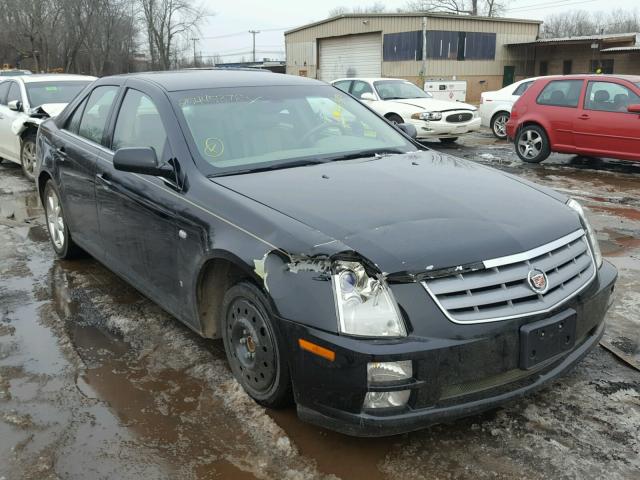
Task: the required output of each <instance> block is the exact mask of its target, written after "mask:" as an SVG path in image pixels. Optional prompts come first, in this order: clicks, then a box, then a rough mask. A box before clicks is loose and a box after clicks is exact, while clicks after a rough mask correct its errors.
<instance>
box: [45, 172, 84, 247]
mask: <svg viewBox="0 0 640 480" xmlns="http://www.w3.org/2000/svg"><path fill="white" fill-rule="evenodd" d="M42 204H43V206H44V213H45V218H46V219H47V231H48V232H49V239H50V240H51V245H52V246H53V249H54V250H55V252H56V255H58V257H60V258H64V259H70V258H77V257H80V256H82V253H83V252H82V249H80V247H78V246H77V245H76V244H75V242H74V241H73V239H72V238H71V233H70V232H69V227H67V222H66V220H65V216H64V210H63V209H62V202H60V194H59V193H58V189H57V188H56V187H55V185H54V184H53V181H52V180H48V181H47V183H46V185H45V186H44V191H43V195H42Z"/></svg>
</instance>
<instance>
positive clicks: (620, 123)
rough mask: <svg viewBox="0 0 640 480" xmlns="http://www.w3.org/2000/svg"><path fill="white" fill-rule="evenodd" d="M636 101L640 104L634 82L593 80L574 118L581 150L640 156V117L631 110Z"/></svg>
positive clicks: (612, 154)
mask: <svg viewBox="0 0 640 480" xmlns="http://www.w3.org/2000/svg"><path fill="white" fill-rule="evenodd" d="M634 104H640V95H639V94H638V93H636V92H635V91H634V90H632V88H631V87H630V86H626V85H624V84H623V83H621V82H616V81H613V80H607V81H602V80H598V81H589V82H588V83H587V89H586V93H585V97H584V103H583V108H582V110H581V111H580V112H579V113H578V115H577V118H576V120H575V122H574V125H575V126H574V130H575V135H576V144H577V146H578V149H579V150H580V152H582V153H588V154H591V155H602V156H608V157H622V158H632V159H639V160H640V117H639V116H638V114H637V113H630V112H628V111H627V107H628V106H629V105H634Z"/></svg>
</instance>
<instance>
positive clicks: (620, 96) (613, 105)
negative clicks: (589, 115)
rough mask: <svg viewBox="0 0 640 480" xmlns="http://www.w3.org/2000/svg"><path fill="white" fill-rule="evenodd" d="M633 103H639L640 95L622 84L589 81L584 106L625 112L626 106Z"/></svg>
mask: <svg viewBox="0 0 640 480" xmlns="http://www.w3.org/2000/svg"><path fill="white" fill-rule="evenodd" d="M634 103H640V97H638V95H636V94H635V93H634V92H632V91H631V90H629V89H628V88H627V87H625V86H624V85H620V84H618V83H612V82H589V86H588V87H587V95H586V97H585V100H584V108H585V109H586V110H600V111H602V112H626V111H627V107H628V106H629V105H631V104H634Z"/></svg>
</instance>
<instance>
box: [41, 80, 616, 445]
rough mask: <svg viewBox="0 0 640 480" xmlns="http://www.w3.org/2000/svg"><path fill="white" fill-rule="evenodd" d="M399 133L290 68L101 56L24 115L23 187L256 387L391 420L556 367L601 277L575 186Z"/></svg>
mask: <svg viewBox="0 0 640 480" xmlns="http://www.w3.org/2000/svg"><path fill="white" fill-rule="evenodd" d="M407 133H411V128H409V127H408V126H405V125H400V126H393V125H391V124H389V123H388V122H386V121H385V120H384V119H383V118H381V117H379V116H378V115H377V114H375V113H374V112H372V111H371V110H369V109H368V108H367V107H366V106H364V105H362V104H360V103H359V102H358V101H356V100H355V99H353V98H352V97H350V96H349V95H347V94H345V93H343V92H341V91H340V90H338V89H336V88H334V87H332V86H329V85H326V84H324V83H321V82H318V81H315V80H310V79H305V78H299V77H293V76H287V75H276V74H270V73H258V72H248V71H232V70H226V71H225V70H205V71H183V72H170V73H169V72H165V73H144V74H134V75H127V76H114V77H107V78H102V79H100V80H98V81H96V82H95V83H93V84H92V85H91V86H90V87H89V88H87V90H86V91H84V92H83V93H82V94H81V95H79V96H78V97H77V98H76V99H75V100H74V101H73V102H72V103H71V104H70V105H69V106H68V107H67V108H66V110H65V111H64V112H63V113H62V114H61V115H60V116H58V117H57V118H56V119H52V120H48V121H47V122H45V123H44V124H43V125H42V127H41V128H40V131H39V135H38V140H37V152H38V165H37V168H38V170H37V185H38V189H39V193H40V197H41V199H42V203H43V205H44V208H45V210H46V219H47V224H48V230H49V233H50V236H51V242H52V245H53V248H54V249H55V251H56V253H57V254H58V255H59V256H60V257H62V258H69V257H73V256H75V255H77V254H78V253H81V252H88V253H89V254H91V255H92V256H94V257H95V258H96V259H98V260H99V261H100V262H102V263H104V264H105V265H106V266H108V267H109V268H110V269H112V270H113V271H114V272H116V273H117V274H118V275H120V276H121V277H122V278H124V279H125V280H127V281H128V282H130V283H131V284H132V285H134V286H135V287H136V288H137V289H138V290H140V291H141V292H142V293H144V294H145V295H146V296H148V297H149V298H151V299H153V300H154V301H155V302H157V303H158V304H159V305H161V306H162V307H163V308H164V309H165V310H167V311H168V312H170V313H171V314H173V315H174V316H175V317H177V318H178V319H179V320H181V321H182V322H184V323H185V324H186V325H188V326H189V327H190V328H192V329H193V330H194V331H196V332H197V333H199V334H200V335H202V336H204V337H207V338H222V340H223V341H224V347H225V350H226V353H227V357H228V360H229V364H230V366H231V370H232V371H233V374H234V375H235V378H236V379H237V380H238V382H240V383H241V384H242V386H243V387H244V389H245V390H246V392H247V393H248V394H249V395H250V396H251V397H253V398H254V399H255V400H256V401H258V402H259V403H261V404H263V405H265V406H269V407H278V406H282V405H286V404H287V403H289V402H291V401H295V403H296V404H297V408H298V414H299V416H300V417H301V418H302V419H304V420H307V421H310V422H314V423H317V424H320V425H323V426H326V427H328V428H332V429H335V430H338V431H341V432H345V433H348V434H352V435H370V436H376V435H389V434H396V433H400V432H406V431H410V430H414V429H418V428H421V427H424V426H426V425H429V424H432V423H435V422H440V421H443V420H448V419H452V418H455V417H459V416H464V415H469V414H473V413H475V412H479V411H481V410H484V409H487V408H491V407H494V406H496V405H498V404H501V403H503V402H505V401H507V400H509V399H513V398H516V397H519V396H521V395H523V394H526V393H528V392H530V391H532V390H534V389H536V388H538V387H540V386H541V385H543V384H544V383H545V382H548V381H549V380H551V379H553V378H555V377H557V376H558V375H560V374H562V373H563V372H564V371H565V370H567V369H568V368H569V367H570V366H571V365H573V364H574V363H575V362H576V361H578V360H579V359H580V358H581V357H582V356H584V355H585V354H586V353H587V352H588V351H589V350H590V349H591V348H592V347H593V346H594V345H596V343H597V342H598V339H599V338H600V337H601V335H602V333H603V329H604V316H605V313H606V311H607V308H608V307H609V304H610V297H611V293H612V291H613V285H614V282H615V279H616V275H617V273H616V270H615V269H614V267H613V266H612V265H610V264H609V263H607V262H603V260H602V256H601V254H600V250H599V248H598V243H597V240H596V237H595V234H594V232H593V230H592V229H591V227H590V226H589V223H588V222H587V219H586V217H585V214H584V212H583V210H582V208H581V207H580V205H579V204H578V203H577V202H576V201H574V200H572V199H568V198H566V197H564V196H563V195H560V194H558V193H556V192H555V191H552V190H549V189H546V188H543V187H540V186H537V185H535V184H532V183H529V182H526V181H524V180H522V179H518V178H516V177H513V176H510V175H508V174H506V173H502V172H499V171H496V170H492V169H490V168H487V167H484V166H480V165H478V164H474V163H471V162H467V161H464V160H460V159H458V158H454V157H451V156H449V155H445V154H441V153H437V152H434V151H431V150H428V149H425V148H424V147H422V146H420V145H419V144H417V143H415V142H414V141H413V140H412V138H411V136H410V135H409V134H407Z"/></svg>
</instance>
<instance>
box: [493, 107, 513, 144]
mask: <svg viewBox="0 0 640 480" xmlns="http://www.w3.org/2000/svg"><path fill="white" fill-rule="evenodd" d="M510 117H511V115H510V114H509V113H507V112H498V113H496V114H495V115H494V116H493V117H492V118H491V131H492V132H493V135H494V136H495V137H496V138H499V139H500V140H504V139H505V138H507V122H508V121H509V118H510Z"/></svg>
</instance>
